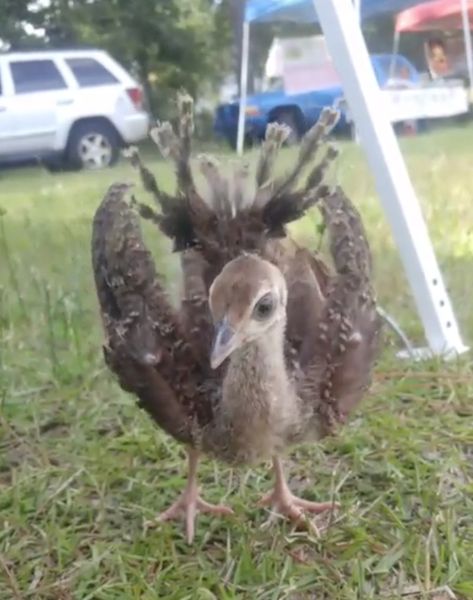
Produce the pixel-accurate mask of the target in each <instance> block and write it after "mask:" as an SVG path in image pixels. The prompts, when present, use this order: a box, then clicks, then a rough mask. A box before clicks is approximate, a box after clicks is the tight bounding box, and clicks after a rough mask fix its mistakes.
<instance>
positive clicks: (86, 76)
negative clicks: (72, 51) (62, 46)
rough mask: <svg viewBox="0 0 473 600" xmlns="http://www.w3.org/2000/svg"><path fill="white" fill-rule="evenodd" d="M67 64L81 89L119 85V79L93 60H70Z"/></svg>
mask: <svg viewBox="0 0 473 600" xmlns="http://www.w3.org/2000/svg"><path fill="white" fill-rule="evenodd" d="M66 62H67V64H68V65H69V67H70V69H71V71H72V72H73V73H74V77H75V78H76V80H77V83H78V84H79V85H80V87H93V86H95V85H106V84H110V83H118V79H117V78H116V77H115V76H114V75H112V74H111V73H110V72H109V71H107V69H106V68H105V67H104V66H103V65H101V64H100V63H99V62H97V61H96V60H95V59H93V58H68V59H67V60H66Z"/></svg>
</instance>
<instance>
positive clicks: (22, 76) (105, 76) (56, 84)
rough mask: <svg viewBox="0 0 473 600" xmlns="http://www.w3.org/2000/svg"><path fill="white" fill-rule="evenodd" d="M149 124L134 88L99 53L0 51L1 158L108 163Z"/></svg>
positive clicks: (94, 165)
mask: <svg viewBox="0 0 473 600" xmlns="http://www.w3.org/2000/svg"><path fill="white" fill-rule="evenodd" d="M148 128H149V116H148V113H147V112H146V111H145V110H144V108H143V91H142V89H141V87H140V86H139V85H138V84H137V82H136V81H135V80H134V79H133V78H132V77H130V75H129V74H128V73H127V72H126V71H125V70H124V69H123V68H122V67H121V66H120V65H119V64H117V63H116V62H115V61H114V60H113V59H112V58H111V57H110V56H109V55H108V54H107V53H106V52H103V51H100V50H64V51H63V50H52V51H39V52H7V53H5V54H0V162H12V161H18V160H22V159H40V160H42V161H44V163H45V164H46V165H48V166H51V167H54V166H58V165H60V164H65V165H66V164H67V165H68V166H72V167H75V168H86V169H97V168H101V167H107V166H110V165H112V164H113V163H114V162H115V161H116V160H117V158H118V155H119V149H120V147H121V146H124V145H127V144H130V143H135V142H138V141H140V140H142V139H144V138H145V137H147V134H148Z"/></svg>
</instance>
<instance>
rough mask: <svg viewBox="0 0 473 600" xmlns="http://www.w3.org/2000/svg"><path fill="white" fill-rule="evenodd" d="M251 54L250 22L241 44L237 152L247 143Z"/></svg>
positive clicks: (246, 25) (245, 25) (244, 31)
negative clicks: (246, 121)
mask: <svg viewBox="0 0 473 600" xmlns="http://www.w3.org/2000/svg"><path fill="white" fill-rule="evenodd" d="M249 56H250V24H249V22H248V21H245V22H244V23H243V40H242V45H241V71H240V110H239V113H238V130H237V152H238V154H239V155H241V154H243V148H244V145H245V120H246V119H245V117H246V97H247V94H248V61H249Z"/></svg>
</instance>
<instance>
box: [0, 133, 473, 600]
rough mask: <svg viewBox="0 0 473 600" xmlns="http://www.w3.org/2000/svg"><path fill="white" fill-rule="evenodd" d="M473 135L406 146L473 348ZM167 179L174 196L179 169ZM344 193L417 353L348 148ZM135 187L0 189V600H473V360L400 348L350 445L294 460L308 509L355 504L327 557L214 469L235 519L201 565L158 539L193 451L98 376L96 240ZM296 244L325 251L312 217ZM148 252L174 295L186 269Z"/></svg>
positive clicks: (296, 485) (405, 301)
mask: <svg viewBox="0 0 473 600" xmlns="http://www.w3.org/2000/svg"><path fill="white" fill-rule="evenodd" d="M472 135H473V130H472V129H471V128H470V129H468V128H466V129H450V130H443V131H437V132H434V133H432V134H431V135H428V136H424V137H419V138H417V139H410V140H404V141H403V151H404V153H405V156H406V158H407V162H408V165H409V168H410V172H411V174H412V177H413V179H414V182H415V186H416V189H417V191H418V194H419V197H420V199H421V202H422V206H423V210H424V214H425V216H426V218H427V220H428V224H429V228H430V232H431V234H432V238H433V241H434V244H435V248H436V251H437V254H438V258H439V261H440V263H441V267H442V269H443V272H444V274H445V277H446V280H447V283H448V287H449V289H450V291H451V296H452V300H453V302H454V306H455V309H456V312H457V314H458V318H459V321H460V326H461V330H462V334H463V336H464V338H465V340H466V341H470V342H471V340H472V338H473V314H472V310H471V306H472V294H473V233H472V226H473V197H472V189H473V170H472V167H471V164H472V163H471V139H472ZM289 154H290V153H289V152H287V153H285V154H284V157H283V161H287V160H289V158H290V156H289ZM154 167H155V171H157V172H158V173H159V174H160V177H161V178H162V179H164V180H165V181H166V185H167V186H171V185H172V177H171V171H170V169H169V167H168V166H167V165H164V164H163V163H161V162H159V163H158V162H157V161H156V162H155V163H154ZM337 177H338V179H339V180H341V181H342V182H343V183H344V184H345V185H346V187H347V189H348V190H349V191H350V194H351V196H352V197H353V198H354V200H355V201H356V203H357V205H358V206H359V208H360V210H361V211H362V213H363V216H364V218H365V221H366V226H367V229H368V232H369V235H370V239H371V242H372V246H373V250H374V254H375V260H376V282H377V287H378V291H379V296H380V299H381V303H382V305H383V306H384V307H385V308H386V309H387V310H388V311H390V312H391V313H392V314H393V315H394V316H395V317H396V318H397V319H399V320H400V322H401V323H402V325H403V327H404V328H405V330H406V331H407V332H408V334H409V336H410V337H411V338H412V339H413V341H414V342H416V343H422V342H423V338H422V330H421V328H420V324H419V322H418V319H417V316H416V313H415V310H414V308H413V304H412V301H411V298H410V294H409V290H408V288H407V286H406V282H405V278H404V275H403V272H402V269H401V266H400V262H399V259H398V256H397V252H396V249H395V247H394V245H393V241H392V239H391V235H390V232H389V228H388V226H387V224H386V222H385V220H384V217H383V214H382V211H381V209H380V207H379V203H378V199H377V197H376V195H375V193H374V188H373V183H372V180H371V177H370V176H369V175H368V172H367V169H366V165H365V162H364V160H363V158H362V157H361V155H360V151H359V149H358V148H356V147H355V146H353V145H351V144H345V145H343V154H342V159H341V162H340V166H339V168H338V174H337ZM123 178H125V179H128V180H135V174H134V173H133V172H132V171H131V169H130V168H129V167H128V166H126V165H120V166H119V167H117V168H115V169H114V170H111V171H107V172H102V173H97V174H84V173H82V174H60V175H54V176H53V175H50V174H48V173H46V172H44V171H42V170H40V169H21V170H15V171H2V172H0V206H1V207H3V209H4V210H5V214H4V215H3V217H2V218H1V222H0V227H1V229H0V401H1V408H0V435H1V437H0V515H1V519H0V599H1V600H9V599H16V600H19V599H20V598H22V599H23V598H31V599H34V600H42V599H52V600H56V599H72V598H73V599H80V600H112V599H113V600H115V599H124V600H128V599H130V600H135V599H144V600H151V599H155V598H160V599H161V598H163V599H169V600H171V599H175V600H183V599H184V598H189V599H194V598H196V599H199V598H202V599H207V598H218V599H222V600H230V599H233V598H241V599H253V598H257V599H261V600H263V599H267V600H282V599H286V598H287V599H291V600H296V599H314V600H322V599H327V600H338V599H347V600H349V599H360V600H369V599H374V600H379V599H383V598H390V599H397V598H402V597H405V598H408V599H409V600H412V599H413V600H417V599H419V598H430V599H433V598H437V600H440V599H441V598H448V597H449V596H448V589H450V590H452V592H454V594H455V596H456V597H457V598H463V599H473V558H472V556H473V516H472V515H473V428H472V418H473V404H472V396H473V383H472V368H471V362H470V361H471V357H469V356H466V357H463V358H462V359H461V360H459V361H458V362H452V363H449V364H442V363H440V362H436V361H432V362H429V363H421V364H417V365H413V364H409V363H402V362H399V361H397V360H396V359H395V357H394V351H395V350H396V346H397V341H396V340H395V339H393V338H392V337H390V335H389V334H388V335H387V338H386V350H385V352H384V355H383V358H382V360H381V361H380V364H379V366H378V369H377V371H376V376H375V381H374V385H373V388H372V392H371V394H370V397H369V398H367V399H366V401H365V402H364V403H363V404H362V405H361V406H360V408H359V410H358V412H357V414H355V415H354V416H353V418H352V420H351V422H350V424H349V425H348V426H347V427H346V429H345V431H344V432H343V435H341V436H340V437H339V438H338V439H334V440H328V441H327V442H325V443H324V444H323V445H320V446H317V447H314V446H311V447H300V448H298V449H296V450H295V451H294V452H293V453H292V455H291V457H290V461H289V466H290V473H291V485H292V488H293V489H294V490H295V491H297V492H300V493H302V494H303V495H306V497H308V498H315V499H318V498H321V499H324V498H326V497H328V496H330V495H331V494H335V495H336V497H337V498H338V499H339V500H340V501H341V502H342V510H341V512H340V514H339V515H338V516H337V517H336V519H335V521H334V522H332V523H331V524H330V526H329V527H328V529H327V530H325V531H323V533H322V535H321V537H320V538H319V539H317V538H314V537H312V536H310V535H308V534H305V533H300V532H299V533H297V532H294V531H293V530H291V528H290V527H289V526H287V525H286V524H284V523H282V522H281V523H279V522H278V523H277V524H275V525H272V526H271V527H270V528H269V529H264V528H261V525H262V523H263V522H264V521H265V520H266V518H267V514H266V513H265V512H264V511H263V510H259V509H256V508H255V501H256V500H257V498H258V497H259V496H260V495H261V492H262V491H266V490H267V489H268V487H269V485H270V474H269V469H268V468H267V467H265V466H264V465H262V466H261V467H260V468H258V469H255V470H241V471H231V470H229V469H227V468H224V467H222V466H220V465H217V464H214V463H212V462H211V461H205V462H204V463H203V464H202V465H201V484H202V487H203V488H204V489H205V493H206V497H207V498H208V499H209V500H210V501H219V500H221V499H224V500H225V501H226V502H227V503H230V504H231V505H232V506H233V508H234V509H235V513H236V516H235V517H233V518H231V519H227V520H223V519H214V518H208V517H201V518H199V520H198V526H197V536H196V541H195V543H194V546H193V547H187V546H186V544H185V543H184V537H183V532H182V527H181V525H180V524H176V523H171V524H166V525H165V526H162V527H160V528H158V529H154V530H149V531H145V530H144V528H143V523H144V521H145V520H146V519H149V518H151V517H153V516H154V515H155V514H156V513H157V512H158V511H160V510H162V509H163V508H164V507H165V506H166V505H167V504H168V503H169V502H170V501H171V500H172V499H173V498H174V497H175V496H176V495H177V494H178V492H179V489H180V488H181V486H182V485H183V483H184V475H185V470H184V462H183V450H182V448H180V447H179V446H178V445H177V444H175V443H174V442H173V441H171V440H170V439H169V438H168V437H166V436H165V435H163V434H161V433H160V432H159V431H158V430H157V429H156V428H155V427H154V426H153V424H152V423H151V421H150V420H149V419H148V418H147V416H146V415H145V414H144V413H142V412H141V411H140V410H138V409H137V408H136V406H135V404H134V399H133V398H132V397H130V396H128V395H126V394H125V393H123V392H121V391H120V389H119V388H118V386H117V385H116V384H115V382H114V381H113V379H112V377H111V376H110V374H109V373H108V372H107V370H106V369H105V367H104V364H103V361H102V357H101V348H100V345H101V339H102V335H101V329H100V324H99V320H98V315H97V305H96V299H95V292H94V287H93V281H92V276H91V268H90V253H89V241H90V226H91V218H92V214H93V211H94V209H95V208H96V206H97V203H98V202H99V200H100V199H101V197H102V195H103V194H104V192H105V190H106V187H107V186H108V185H109V184H110V183H112V181H115V180H117V179H123ZM140 196H141V197H142V198H143V197H144V194H143V193H142V192H140ZM295 230H296V231H295V232H296V234H297V235H298V236H299V238H301V239H303V240H306V241H308V242H309V243H312V244H313V243H314V241H315V239H316V236H315V223H314V219H313V218H310V217H309V218H307V219H306V220H305V221H304V222H303V223H301V224H299V225H297V227H295ZM146 233H147V238H148V239H153V240H154V241H153V248H154V250H155V251H156V255H157V259H158V262H159V265H160V267H161V269H162V270H164V271H165V273H166V275H167V276H168V278H169V281H170V285H171V288H172V290H173V291H174V292H175V290H176V289H177V287H176V286H177V280H176V275H177V271H176V261H175V257H172V258H170V256H169V245H168V244H167V243H166V242H164V241H163V240H158V239H157V236H156V235H155V234H154V232H153V231H152V230H151V229H149V228H147V229H146ZM444 586H446V587H444ZM442 587H444V591H443V592H442V591H437V592H434V591H433V590H436V589H437V588H442ZM409 590H410V591H411V592H412V595H410V596H403V594H404V593H407V592H408V591H409Z"/></svg>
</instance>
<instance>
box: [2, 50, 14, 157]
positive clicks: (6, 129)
mask: <svg viewBox="0 0 473 600" xmlns="http://www.w3.org/2000/svg"><path fill="white" fill-rule="evenodd" d="M6 84H7V81H6V77H5V64H4V63H3V62H1V61H0V156H5V155H8V153H9V152H10V148H9V142H10V141H11V138H12V124H11V120H10V117H9V112H8V108H9V106H10V102H9V94H8V89H7V85H6Z"/></svg>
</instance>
